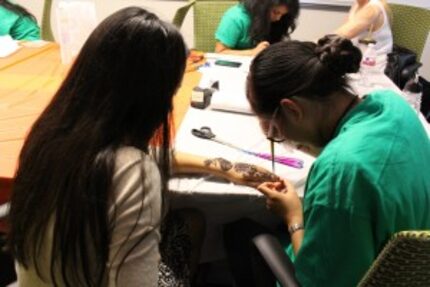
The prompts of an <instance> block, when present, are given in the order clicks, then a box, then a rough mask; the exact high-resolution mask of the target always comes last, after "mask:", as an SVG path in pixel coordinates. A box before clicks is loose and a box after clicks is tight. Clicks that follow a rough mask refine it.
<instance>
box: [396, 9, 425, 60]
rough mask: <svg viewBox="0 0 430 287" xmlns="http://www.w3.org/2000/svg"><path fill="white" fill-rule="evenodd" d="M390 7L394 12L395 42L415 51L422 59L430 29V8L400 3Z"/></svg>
mask: <svg viewBox="0 0 430 287" xmlns="http://www.w3.org/2000/svg"><path fill="white" fill-rule="evenodd" d="M389 7H390V9H391V12H392V14H393V23H392V31H393V38H394V44H396V45H399V46H402V47H405V48H408V49H410V50H412V51H414V52H415V53H416V54H417V57H418V59H420V58H421V55H422V52H423V50H424V45H425V42H426V40H427V36H428V34H429V31H430V10H428V9H425V8H419V7H413V6H407V5H400V4H389Z"/></svg>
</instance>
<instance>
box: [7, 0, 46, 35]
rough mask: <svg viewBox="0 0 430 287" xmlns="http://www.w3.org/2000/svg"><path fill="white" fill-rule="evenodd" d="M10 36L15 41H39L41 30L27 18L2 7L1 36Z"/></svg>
mask: <svg viewBox="0 0 430 287" xmlns="http://www.w3.org/2000/svg"><path fill="white" fill-rule="evenodd" d="M4 35H10V36H11V37H12V38H13V39H15V40H27V41H33V40H39V39H40V28H39V26H38V25H37V23H36V22H34V21H33V20H32V19H30V18H29V17H27V16H22V15H19V14H16V13H15V12H12V11H10V10H8V9H6V8H4V7H3V6H0V36H4Z"/></svg>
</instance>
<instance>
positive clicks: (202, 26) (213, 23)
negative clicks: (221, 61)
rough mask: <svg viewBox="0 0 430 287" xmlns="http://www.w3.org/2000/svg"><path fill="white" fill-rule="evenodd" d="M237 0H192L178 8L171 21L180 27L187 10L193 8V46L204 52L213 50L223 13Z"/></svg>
mask: <svg viewBox="0 0 430 287" xmlns="http://www.w3.org/2000/svg"><path fill="white" fill-rule="evenodd" d="M237 3H238V1H237V0H193V1H190V2H189V3H188V4H187V5H185V6H183V7H181V8H179V9H178V10H177V11H176V14H175V16H174V18H173V23H174V24H175V25H176V26H177V27H179V28H180V27H181V26H182V23H183V21H184V19H185V16H186V14H187V12H188V10H189V9H190V8H191V7H193V9H194V48H195V49H197V50H201V51H204V52H213V51H214V48H215V31H216V29H217V27H218V24H219V22H220V20H221V17H222V16H223V15H224V12H225V11H226V10H227V9H228V8H230V7H231V6H233V5H235V4H237Z"/></svg>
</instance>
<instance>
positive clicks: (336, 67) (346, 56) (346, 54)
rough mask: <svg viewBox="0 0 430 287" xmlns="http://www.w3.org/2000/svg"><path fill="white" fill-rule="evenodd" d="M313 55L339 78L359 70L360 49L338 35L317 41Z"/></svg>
mask: <svg viewBox="0 0 430 287" xmlns="http://www.w3.org/2000/svg"><path fill="white" fill-rule="evenodd" d="M315 54H316V55H317V57H318V59H319V60H320V61H321V63H323V64H324V65H327V67H328V68H329V69H330V70H332V71H333V72H334V73H336V74H337V75H339V76H343V75H345V74H346V73H355V72H357V71H358V70H359V68H360V62H361V51H360V49H358V48H357V47H356V46H354V45H353V44H352V42H351V40H349V39H346V38H343V37H340V36H338V35H327V36H324V37H323V38H321V39H319V40H318V43H317V47H316V48H315Z"/></svg>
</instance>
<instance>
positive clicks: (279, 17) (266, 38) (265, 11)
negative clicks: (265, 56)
mask: <svg viewBox="0 0 430 287" xmlns="http://www.w3.org/2000/svg"><path fill="white" fill-rule="evenodd" d="M298 15H299V1H298V0H242V1H240V3H239V4H237V5H235V6H233V7H231V8H230V9H229V10H227V12H226V13H225V14H224V16H223V17H222V19H221V22H220V24H219V26H218V29H217V31H216V33H215V38H216V40H217V43H216V45H215V52H217V53H228V54H237V55H256V54H258V53H259V52H260V51H262V50H263V49H265V48H266V47H267V46H269V44H272V43H276V42H279V41H281V40H282V39H283V38H284V37H288V36H289V35H290V33H292V32H293V31H294V29H295V28H296V19H297V17H298Z"/></svg>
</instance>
